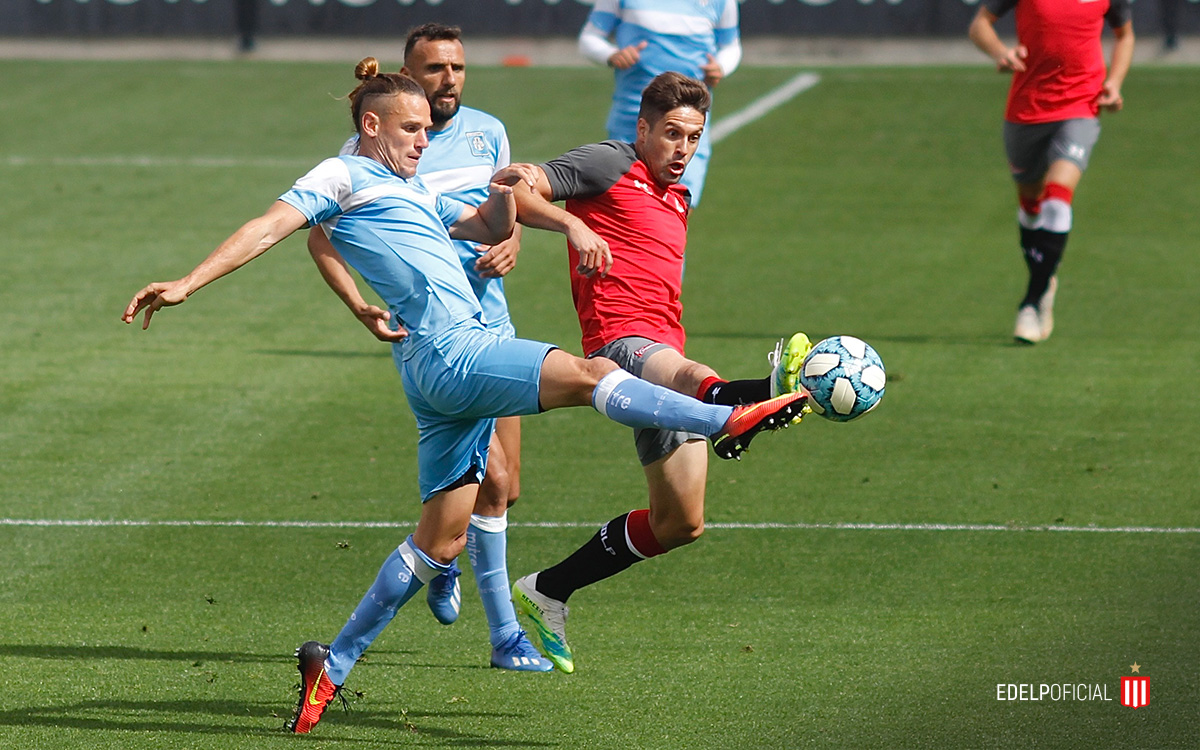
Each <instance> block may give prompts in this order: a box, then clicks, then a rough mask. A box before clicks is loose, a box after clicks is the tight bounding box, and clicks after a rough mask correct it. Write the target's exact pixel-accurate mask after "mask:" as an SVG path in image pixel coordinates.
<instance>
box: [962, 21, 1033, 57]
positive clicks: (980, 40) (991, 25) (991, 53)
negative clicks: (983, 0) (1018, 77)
mask: <svg viewBox="0 0 1200 750" xmlns="http://www.w3.org/2000/svg"><path fill="white" fill-rule="evenodd" d="M997 19H998V16H997V15H996V14H995V13H992V12H991V11H990V10H988V9H987V8H980V9H979V11H978V12H977V13H976V14H975V18H974V20H972V21H971V26H970V28H969V29H968V30H967V36H969V37H970V38H971V41H972V42H974V43H975V46H976V47H978V48H979V49H980V50H981V51H982V52H983V53H984V54H985V55H987V56H988V57H990V58H992V60H993V62H995V63H996V70H998V71H1000V72H1001V73H1007V72H1013V73H1020V72H1022V71H1024V70H1025V58H1026V57H1028V56H1029V51H1028V50H1027V49H1025V45H1023V44H1018V45H1017V46H1015V47H1009V46H1008V45H1006V44H1005V43H1004V42H1003V41H1001V40H1000V37H999V35H997V34H996V20H997Z"/></svg>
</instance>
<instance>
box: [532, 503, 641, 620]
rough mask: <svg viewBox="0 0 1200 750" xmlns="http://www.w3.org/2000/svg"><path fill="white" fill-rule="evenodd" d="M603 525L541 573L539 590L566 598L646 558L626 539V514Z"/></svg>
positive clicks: (558, 598) (556, 596)
mask: <svg viewBox="0 0 1200 750" xmlns="http://www.w3.org/2000/svg"><path fill="white" fill-rule="evenodd" d="M628 515H629V514H628V513H626V514H624V515H621V516H618V517H616V518H614V519H613V520H611V521H609V522H608V523H606V524H604V525H603V526H601V527H600V530H599V531H597V532H596V535H595V536H593V537H592V538H591V539H589V540H588V541H587V543H586V544H584V545H583V546H582V547H580V548H579V549H577V550H575V551H574V552H572V553H571V555H570V556H569V557H567V559H565V560H563V561H562V562H560V563H559V564H557V565H555V566H553V567H550V568H546V569H545V570H543V571H540V572H539V573H538V574H537V590H538V591H539V592H541V593H543V594H545V595H546V596H549V597H551V598H553V599H557V600H559V601H560V602H565V601H566V600H567V599H568V598H569V597H570V596H571V594H573V593H575V591H576V590H578V589H581V588H583V587H584V586H590V585H592V584H593V583H596V582H597V581H602V580H604V579H605V578H608V577H609V576H615V575H616V574H617V573H620V572H621V571H622V570H625V569H626V568H628V567H629V566H630V565H633V564H634V563H635V562H638V561H639V560H641V559H642V558H641V557H639V556H638V555H636V554H635V553H634V552H633V550H631V549H629V545H628V544H626V543H625V517H626V516H628Z"/></svg>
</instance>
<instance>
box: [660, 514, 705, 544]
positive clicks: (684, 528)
mask: <svg viewBox="0 0 1200 750" xmlns="http://www.w3.org/2000/svg"><path fill="white" fill-rule="evenodd" d="M651 529H652V530H653V532H654V538H655V539H657V540H658V543H659V544H661V545H662V547H663V549H665V550H673V549H675V548H676V547H683V546H685V545H688V544H691V543H692V542H694V541H696V540H697V539H699V538H700V535H701V534H703V533H704V521H703V520H696V521H692V520H689V519H686V518H674V519H670V520H668V521H667V522H665V523H661V524H654V525H652V526H651Z"/></svg>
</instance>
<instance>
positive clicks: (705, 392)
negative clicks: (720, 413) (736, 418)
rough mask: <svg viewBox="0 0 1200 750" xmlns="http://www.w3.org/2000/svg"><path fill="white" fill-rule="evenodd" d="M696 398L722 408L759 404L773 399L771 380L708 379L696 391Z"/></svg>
mask: <svg viewBox="0 0 1200 750" xmlns="http://www.w3.org/2000/svg"><path fill="white" fill-rule="evenodd" d="M696 398H698V399H700V400H701V401H703V402H704V403H706V404H720V405H722V406H741V405H743V404H757V403H758V402H759V401H766V400H768V399H769V398H771V379H770V378H754V379H752V380H722V379H720V378H716V377H713V378H706V379H705V380H704V382H703V383H701V384H700V389H699V390H698V391H696Z"/></svg>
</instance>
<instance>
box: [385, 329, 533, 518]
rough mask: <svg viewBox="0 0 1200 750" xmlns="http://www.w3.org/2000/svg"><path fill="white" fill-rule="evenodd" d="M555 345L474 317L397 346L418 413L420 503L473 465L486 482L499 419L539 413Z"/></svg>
mask: <svg viewBox="0 0 1200 750" xmlns="http://www.w3.org/2000/svg"><path fill="white" fill-rule="evenodd" d="M555 348H556V347H555V346H553V345H552V344H544V343H542V342H540V341H528V340H526V339H514V338H510V339H505V338H501V337H500V336H498V335H497V334H496V333H494V332H492V331H489V330H487V329H486V328H484V327H483V326H482V325H480V324H479V322H478V321H476V320H469V321H465V322H463V323H459V324H458V325H456V326H455V327H453V328H451V329H449V330H448V331H446V332H444V333H442V334H439V335H438V336H435V337H433V338H432V339H430V340H428V341H425V342H422V343H421V344H420V345H419V346H417V348H416V349H415V350H414V349H408V350H407V355H408V359H402V358H401V357H400V356H399V353H400V349H401V347H395V348H394V349H393V352H394V355H393V359H395V362H396V368H397V369H398V370H400V378H401V380H402V381H403V382H404V393H405V395H407V396H408V406H409V408H410V409H412V412H413V415H414V416H415V417H416V418H417V429H418V430H419V432H420V438H419V439H418V442H417V465H418V478H419V482H420V486H421V501H422V502H424V501H426V500H428V499H429V498H430V497H432V496H433V495H434V493H436V492H437V491H439V490H441V489H444V488H445V487H447V486H449V485H451V484H453V483H454V482H456V481H457V480H459V479H461V478H462V477H463V476H464V475H465V474H466V473H467V472H468V471H471V470H472V469H474V471H475V473H476V481H483V474H484V471H485V470H486V468H487V454H488V443H489V442H490V441H491V437H492V428H493V426H494V424H495V418H496V417H512V416H517V415H520V414H536V413H538V412H539V411H540V410H541V409H540V407H539V405H538V381H539V379H540V378H541V374H542V363H543V362H544V361H545V359H546V355H547V354H549V353H550V351H551V350H552V349H555Z"/></svg>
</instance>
